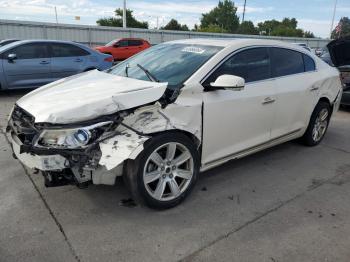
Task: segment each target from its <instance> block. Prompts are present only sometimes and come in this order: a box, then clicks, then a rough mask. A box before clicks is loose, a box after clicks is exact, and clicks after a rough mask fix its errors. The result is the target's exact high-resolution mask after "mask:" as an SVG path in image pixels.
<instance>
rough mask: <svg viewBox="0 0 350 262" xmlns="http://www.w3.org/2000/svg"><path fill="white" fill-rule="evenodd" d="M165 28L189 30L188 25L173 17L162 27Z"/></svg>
mask: <svg viewBox="0 0 350 262" xmlns="http://www.w3.org/2000/svg"><path fill="white" fill-rule="evenodd" d="M161 29H163V30H177V31H189V29H188V27H187V25H185V24H183V25H182V24H180V23H179V22H178V21H177V20H176V19H171V20H170V21H169V23H167V24H166V26H164V27H161Z"/></svg>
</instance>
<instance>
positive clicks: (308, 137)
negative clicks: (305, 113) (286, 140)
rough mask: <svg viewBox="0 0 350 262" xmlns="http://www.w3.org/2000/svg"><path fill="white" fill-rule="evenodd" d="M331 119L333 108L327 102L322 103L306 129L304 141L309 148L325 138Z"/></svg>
mask: <svg viewBox="0 0 350 262" xmlns="http://www.w3.org/2000/svg"><path fill="white" fill-rule="evenodd" d="M330 117H331V107H330V105H329V104H328V103H327V102H323V101H320V102H319V103H318V104H317V105H316V107H315V109H314V111H313V113H312V115H311V119H310V123H309V125H308V127H307V129H306V132H305V134H304V136H303V137H302V141H303V143H304V144H305V145H307V146H316V145H318V144H319V143H320V142H321V141H322V139H323V138H324V136H325V134H326V131H327V129H328V125H329V120H330Z"/></svg>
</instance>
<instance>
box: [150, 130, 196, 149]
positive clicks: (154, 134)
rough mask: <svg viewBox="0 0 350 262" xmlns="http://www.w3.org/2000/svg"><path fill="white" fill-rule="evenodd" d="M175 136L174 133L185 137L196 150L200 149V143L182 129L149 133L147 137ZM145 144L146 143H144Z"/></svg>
mask: <svg viewBox="0 0 350 262" xmlns="http://www.w3.org/2000/svg"><path fill="white" fill-rule="evenodd" d="M167 133H170V134H176V133H181V134H184V135H185V136H187V137H188V138H189V139H190V140H191V141H192V142H193V144H194V145H195V146H196V148H197V149H199V148H200V147H201V141H200V140H199V139H198V138H197V137H196V136H195V135H194V134H192V133H191V132H189V131H186V130H183V129H169V130H164V131H159V132H155V133H151V134H149V135H151V136H157V135H160V134H167ZM146 143H147V141H146Z"/></svg>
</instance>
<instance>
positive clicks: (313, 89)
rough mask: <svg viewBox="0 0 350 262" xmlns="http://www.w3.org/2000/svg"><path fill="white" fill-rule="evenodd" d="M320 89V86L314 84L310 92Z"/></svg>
mask: <svg viewBox="0 0 350 262" xmlns="http://www.w3.org/2000/svg"><path fill="white" fill-rule="evenodd" d="M318 89H320V88H319V87H318V86H313V87H311V88H310V92H313V91H317V90H318Z"/></svg>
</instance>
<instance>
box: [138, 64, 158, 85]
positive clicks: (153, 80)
mask: <svg viewBox="0 0 350 262" xmlns="http://www.w3.org/2000/svg"><path fill="white" fill-rule="evenodd" d="M137 66H138V67H139V68H141V70H142V71H143V72H145V74H146V76H147V77H148V79H149V80H151V81H152V82H159V80H158V79H157V78H156V77H155V76H154V75H153V74H152V73H151V72H150V71H148V70H147V69H146V68H144V67H143V66H142V65H140V64H137Z"/></svg>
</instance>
